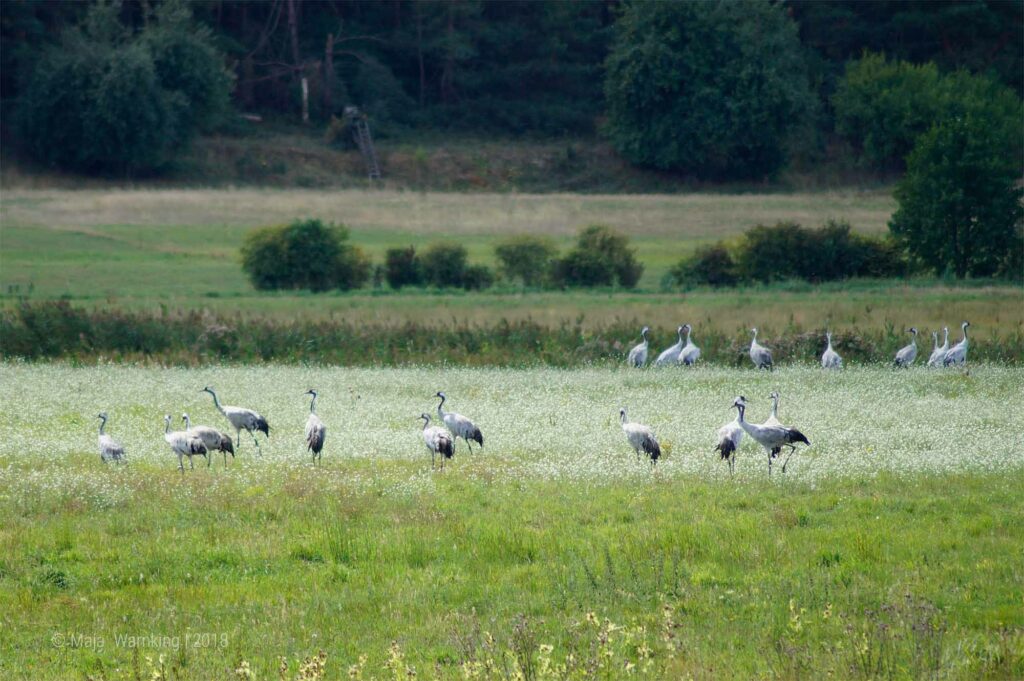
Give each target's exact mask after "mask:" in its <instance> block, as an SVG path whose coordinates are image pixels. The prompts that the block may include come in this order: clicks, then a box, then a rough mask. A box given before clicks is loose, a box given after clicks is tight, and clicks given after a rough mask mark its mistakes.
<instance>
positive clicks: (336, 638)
mask: <svg viewBox="0 0 1024 681" xmlns="http://www.w3.org/2000/svg"><path fill="white" fill-rule="evenodd" d="M1022 380H1024V370H1021V369H1018V368H1003V367H998V366H993V365H981V366H976V367H975V368H974V369H973V370H972V372H971V373H970V374H969V375H965V374H963V373H959V372H929V371H926V370H924V369H920V370H911V371H908V372H893V371H890V370H887V369H882V368H857V369H851V370H847V371H844V372H842V373H837V374H826V373H822V372H821V371H818V370H814V369H812V368H807V367H804V368H795V367H790V368H784V369H782V370H779V371H777V372H775V373H774V374H772V375H768V374H763V373H762V374H758V373H755V372H753V371H750V370H735V369H710V368H702V369H698V370H696V371H693V372H687V373H679V372H629V371H625V370H619V369H589V370H574V371H560V370H554V369H538V370H497V369H473V370H471V369H401V370H369V369H368V370H350V369H341V368H317V367H302V368H282V367H274V368H245V367H237V368H225V367H211V368H208V369H202V370H183V369H140V368H132V367H127V366H103V367H96V368H90V369H74V368H70V367H67V366H63V365H59V364H53V365H25V364H3V365H0V399H2V401H3V404H4V406H5V409H4V411H5V418H4V419H3V420H0V514H2V516H3V517H4V518H5V522H4V523H3V524H2V525H0V587H2V588H0V649H2V650H3V654H2V655H0V676H3V677H4V678H12V679H33V680H34V679H50V678H52V679H65V678H94V679H135V678H161V679H211V678H258V679H276V678H279V676H278V673H279V672H278V670H279V667H280V664H281V659H282V658H284V659H285V661H286V662H287V664H288V671H287V673H286V674H284V675H283V678H289V679H291V678H298V676H297V675H298V673H299V665H300V664H302V662H303V661H306V662H307V664H309V665H311V666H310V667H309V668H308V669H307V671H308V674H307V675H306V676H305V677H303V678H321V677H322V678H344V677H345V676H346V675H347V674H352V675H353V676H352V678H408V676H407V675H406V668H407V667H408V668H414V669H415V671H416V674H417V677H418V678H491V679H499V678H531V679H542V678H604V679H617V678H624V677H626V676H629V675H635V676H638V677H641V678H665V679H677V678H695V679H723V678H743V679H762V678H763V679H770V678H785V679H797V678H828V677H831V678H864V679H874V678H887V679H888V678H895V679H903V678H912V679H926V678H927V679H932V678H949V679H981V678H992V679H1011V678H1021V677H1022V676H1024V607H1022V605H1024V601H1022V596H1021V594H1022V593H1024V572H1022V569H1021V566H1022V562H1021V556H1022V552H1024V529H1022V528H1024V497H1022V496H1021V494H1020V490H1021V486H1022V484H1024V441H1022V439H1021V435H1020V432H1021V429H1020V426H1021V423H1020V419H1019V416H1018V415H1016V414H1017V411H1018V410H1016V408H1015V401H1016V400H1017V399H1018V397H1019V390H1020V385H1021V381H1022ZM205 384H212V385H214V386H216V387H217V388H218V390H219V392H220V393H221V397H222V399H224V400H225V402H226V403H229V404H231V403H234V404H243V405H245V406H249V407H253V408H256V409H258V410H260V411H261V412H262V413H263V414H264V415H266V416H267V418H268V420H269V421H270V423H271V434H272V437H271V439H270V440H269V442H268V443H266V445H265V447H264V452H263V455H262V456H261V457H256V456H254V454H253V447H252V443H251V442H250V441H247V440H243V441H242V445H241V448H240V451H239V453H238V456H237V458H235V459H234V460H233V461H231V462H230V464H229V465H228V466H227V467H226V468H225V467H224V465H223V464H222V463H221V461H220V458H219V456H217V457H214V461H213V465H212V467H211V468H207V467H206V465H205V463H199V462H197V466H196V470H195V471H186V473H185V474H184V475H182V474H181V473H179V472H178V471H177V462H176V460H175V459H174V457H173V455H172V454H171V452H170V451H169V450H168V449H167V447H166V445H165V444H164V442H163V440H162V438H161V432H162V429H163V423H162V415H163V414H164V413H172V414H174V415H175V416H176V417H177V416H179V415H180V414H181V412H182V411H186V410H187V411H188V412H189V413H190V414H191V415H192V417H193V421H194V422H198V423H208V424H210V425H214V426H218V427H223V426H224V422H223V420H222V418H221V417H220V416H219V415H218V414H217V413H216V412H215V411H214V410H213V407H212V404H211V402H210V400H209V399H208V396H207V395H205V394H200V393H199V388H201V387H202V386H203V385H205ZM310 385H315V386H316V387H318V388H319V389H320V390H321V401H320V403H319V410H318V411H319V413H320V415H321V417H322V418H323V420H324V421H325V423H326V424H327V427H328V438H327V447H326V449H325V454H324V459H323V464H322V466H320V467H317V468H314V467H313V466H312V465H311V464H310V462H309V460H308V458H307V455H306V454H305V453H304V452H303V451H302V449H303V448H302V425H303V423H304V420H305V418H306V414H307V410H308V403H307V402H306V401H305V399H304V398H303V397H302V396H301V393H302V391H304V390H305V389H307V388H308V387H309V386H310ZM773 388H777V389H779V390H780V391H781V393H782V395H783V402H782V406H781V409H780V417H781V418H782V420H783V421H784V422H786V423H791V424H792V425H795V426H798V427H800V428H801V430H803V431H804V432H805V433H806V434H807V435H808V437H809V439H810V440H811V442H812V443H813V444H812V446H811V447H810V448H808V449H807V450H806V451H801V452H800V453H798V454H797V455H795V456H794V458H793V460H792V462H791V463H790V468H789V470H788V472H787V473H786V474H785V475H782V474H780V473H779V472H778V471H776V473H775V474H774V475H773V476H772V477H771V478H769V477H768V475H767V471H766V466H765V459H764V455H763V452H762V451H761V450H760V449H759V448H758V447H757V446H756V445H755V444H754V443H751V442H750V441H747V442H744V443H743V445H742V447H741V453H740V457H739V462H738V467H737V473H736V475H735V476H734V477H730V476H729V474H728V472H727V470H726V469H725V467H724V465H723V464H722V462H720V461H718V460H717V458H716V455H715V454H714V453H713V452H712V447H713V445H714V442H715V438H716V430H717V428H718V427H719V426H720V425H722V424H724V423H726V422H727V421H729V420H730V419H731V418H732V414H731V413H730V410H729V404H730V402H731V400H732V398H733V396H734V395H735V394H736V393H743V394H746V395H747V396H748V397H749V398H750V399H751V401H752V404H751V414H750V417H751V418H752V419H753V420H760V419H762V418H763V417H764V415H765V414H766V413H767V406H768V400H767V399H765V395H766V394H767V392H768V391H769V390H771V389H773ZM438 389H446V390H447V391H448V394H449V397H450V400H451V402H450V406H451V408H453V409H456V410H458V411H460V412H462V413H465V414H467V415H468V416H471V417H472V418H474V419H475V420H476V421H477V423H478V424H479V425H480V426H481V428H482V429H483V431H484V433H485V443H486V447H485V448H484V449H483V451H481V452H478V453H474V454H473V455H472V456H470V455H468V454H467V453H466V451H465V445H464V444H462V446H461V447H460V450H459V452H458V454H457V456H456V457H455V459H454V460H452V461H451V462H450V464H449V466H448V467H447V469H446V471H445V472H444V473H440V472H438V471H432V470H431V468H430V463H429V454H428V453H427V451H426V450H425V448H424V447H423V444H422V440H421V439H420V436H419V433H418V432H417V427H418V426H417V422H416V420H415V417H416V416H417V415H418V414H419V413H420V412H421V411H430V410H431V409H432V408H433V406H434V405H435V404H436V401H434V400H432V399H431V398H430V395H432V394H433V393H434V392H435V391H436V390H438ZM619 406H627V407H629V408H630V414H631V416H632V417H633V418H634V419H635V420H638V421H641V422H644V423H647V424H649V425H651V426H652V427H654V428H655V430H656V431H657V433H658V436H659V438H660V439H661V441H662V444H663V449H664V450H665V458H664V460H663V461H662V462H660V463H659V464H658V466H657V468H656V469H655V470H652V469H651V468H650V467H649V465H647V464H645V463H638V462H636V461H635V459H634V456H633V453H632V451H631V450H630V449H629V448H628V445H627V444H626V442H625V439H624V438H623V435H622V433H621V431H620V429H619V426H618V423H617V410H618V407H619ZM100 410H107V411H109V412H110V415H111V421H110V424H109V426H108V430H109V432H110V433H111V434H113V435H114V436H115V437H116V438H118V439H119V440H120V441H121V442H122V443H123V444H124V446H125V448H126V450H127V455H128V459H129V462H128V464H127V465H126V466H123V467H113V466H110V467H105V466H103V465H102V464H101V463H100V462H99V456H98V454H97V453H96V449H95V447H96V446H95V437H96V430H95V429H96V425H97V424H96V419H95V418H94V416H95V414H96V413H97V412H99V411H100ZM460 444H461V443H460ZM186 468H187V465H186ZM392 641H393V642H394V644H391V642H392ZM319 651H323V653H324V657H323V658H320V657H318V654H319ZM362 656H365V662H362V663H361V662H360V659H361V657H362ZM320 664H322V665H323V672H322V674H320V672H318V671H317V668H318V665H320ZM351 665H355V666H356V669H354V670H351V671H349V668H350V666H351ZM563 666H564V668H563ZM520 672H521V674H520ZM249 674H251V675H249ZM317 674H320V676H317ZM360 675H362V676H360Z"/></svg>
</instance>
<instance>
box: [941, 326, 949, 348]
mask: <svg viewBox="0 0 1024 681" xmlns="http://www.w3.org/2000/svg"><path fill="white" fill-rule="evenodd" d="M942 331H943V336H942V345H943V347H947V346H948V345H949V329H943V330H942Z"/></svg>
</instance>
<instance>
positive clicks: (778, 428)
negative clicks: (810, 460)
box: [732, 398, 811, 475]
mask: <svg viewBox="0 0 1024 681" xmlns="http://www.w3.org/2000/svg"><path fill="white" fill-rule="evenodd" d="M732 406H733V407H735V408H736V410H737V412H738V417H737V418H738V419H739V423H740V428H742V429H743V432H745V433H746V434H747V435H749V436H750V437H751V438H752V439H753V440H754V441H755V442H757V443H758V444H759V445H761V446H762V447H764V449H765V451H766V452H767V453H768V475H771V474H772V460H773V459H774V458H775V457H776V456H778V451H781V449H782V447H789V448H790V453H789V455H790V456H792V455H793V451H795V450H796V446H795V443H797V442H803V443H805V444H807V445H808V446H810V444H811V443H810V441H809V440H808V439H807V437H806V436H805V435H804V434H803V433H801V432H800V431H799V430H797V429H796V428H789V427H787V426H783V425H769V424H767V423H762V424H756V423H749V422H748V421H747V420H746V419H745V418H744V416H743V412H744V410H745V409H746V407H747V401H746V400H744V399H740V398H737V399H736V400H735V401H734V402H733V403H732ZM788 463H789V456H787V457H786V460H785V461H784V462H783V463H782V472H783V473H785V472H786V465H787V464H788Z"/></svg>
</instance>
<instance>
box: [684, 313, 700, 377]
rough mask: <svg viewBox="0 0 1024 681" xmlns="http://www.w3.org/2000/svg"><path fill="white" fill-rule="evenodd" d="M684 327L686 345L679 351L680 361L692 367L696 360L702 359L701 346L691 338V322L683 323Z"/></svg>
mask: <svg viewBox="0 0 1024 681" xmlns="http://www.w3.org/2000/svg"><path fill="white" fill-rule="evenodd" d="M683 329H684V330H685V331H686V345H685V346H684V347H683V349H682V350H680V351H679V361H680V362H682V363H683V364H685V365H686V366H688V367H692V366H693V364H694V362H696V361H697V360H698V359H700V348H698V347H697V346H696V345H694V344H693V341H692V340H691V339H690V333H691V332H692V331H693V327H692V326H690V325H689V324H683Z"/></svg>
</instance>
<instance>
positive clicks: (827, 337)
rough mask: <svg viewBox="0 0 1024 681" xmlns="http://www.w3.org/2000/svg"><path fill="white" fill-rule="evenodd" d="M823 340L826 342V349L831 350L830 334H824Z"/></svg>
mask: <svg viewBox="0 0 1024 681" xmlns="http://www.w3.org/2000/svg"><path fill="white" fill-rule="evenodd" d="M825 340H827V341H828V349H829V350H831V349H832V334H830V333H826V334H825Z"/></svg>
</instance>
